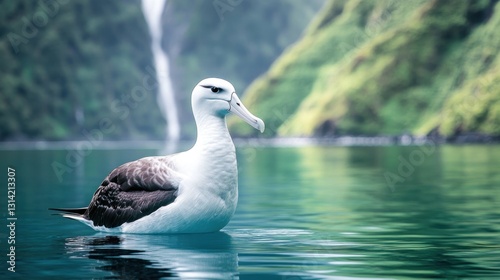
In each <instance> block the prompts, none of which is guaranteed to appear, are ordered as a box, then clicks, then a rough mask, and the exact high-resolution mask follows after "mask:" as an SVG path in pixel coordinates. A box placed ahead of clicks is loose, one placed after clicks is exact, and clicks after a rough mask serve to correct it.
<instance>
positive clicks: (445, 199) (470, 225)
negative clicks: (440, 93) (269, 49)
mask: <svg viewBox="0 0 500 280" xmlns="http://www.w3.org/2000/svg"><path fill="white" fill-rule="evenodd" d="M72 153H74V151H73V150H71V149H69V150H65V149H59V150H29V149H22V150H17V151H8V150H0V158H1V169H0V182H2V183H0V186H1V187H2V188H3V189H4V190H2V191H0V192H1V193H2V196H0V198H1V201H0V209H1V210H0V213H1V214H2V221H3V222H2V223H3V224H4V225H0V228H1V230H0V234H1V236H0V245H1V248H0V249H1V252H0V260H1V263H2V265H1V266H0V268H1V271H0V278H1V279H10V278H18V279H36V278H52V279H66V278H67V279H90V278H98V279H101V278H107V279H120V278H128V279H136V278H138V279H161V278H163V279H168V278H176V279H180V278H182V279H186V278H194V279H209V278H216V279H219V278H220V279H238V278H239V279H426V278H445V279H500V245H499V244H500V172H499V171H500V146H498V145H485V146H438V147H436V146H427V147H415V146H405V147H400V146H384V147H338V146H319V147H257V146H246V147H240V148H239V149H238V158H239V172H240V200H239V204H238V209H237V211H236V214H235V216H234V218H233V220H232V221H231V222H230V223H229V225H228V226H227V227H225V228H224V229H223V230H222V231H221V232H218V233H213V234H190V235H109V234H103V233H96V232H94V231H92V230H91V229H89V228H87V227H86V226H84V225H82V224H80V223H78V222H74V221H70V220H66V219H63V218H61V217H59V216H55V215H52V213H51V212H50V211H48V210H47V208H49V207H71V206H77V207H78V206H86V205H87V204H88V202H89V200H90V198H91V196H92V194H93V192H94V191H95V189H96V187H97V186H98V184H99V183H100V182H101V180H102V179H103V178H104V177H105V176H106V175H107V173H108V172H109V171H111V170H112V169H113V168H114V167H116V166H118V165H119V164H121V163H123V162H126V161H130V160H134V159H137V158H140V157H144V156H150V155H157V154H159V153H162V151H161V150H159V149H125V148H124V149H110V150H90V151H89V150H84V151H82V155H83V156H79V157H78V156H76V157H75V155H74V154H72ZM71 154H72V156H73V157H72V156H71ZM58 163H60V164H61V165H65V166H66V167H67V169H64V171H61V170H59V172H60V174H59V176H60V177H59V178H58V176H57V175H56V173H55V172H54V166H59V165H58ZM9 166H10V167H12V168H14V169H15V179H16V197H15V200H16V208H15V217H16V218H17V220H16V221H15V224H16V228H15V241H16V244H15V246H16V248H15V257H16V260H15V262H16V263H15V265H16V267H15V270H16V272H15V273H12V272H10V271H8V270H7V269H8V267H9V264H8V263H7V261H8V258H9V257H8V256H7V254H9V249H10V248H8V247H7V245H8V244H7V242H8V235H9V233H10V231H9V230H8V228H7V227H6V225H8V224H9V221H7V218H8V211H7V201H6V200H7V199H8V198H7V196H6V195H7V180H8V179H7V177H8V172H7V168H8V167H9ZM59 167H60V166H59ZM9 246H10V245H9Z"/></svg>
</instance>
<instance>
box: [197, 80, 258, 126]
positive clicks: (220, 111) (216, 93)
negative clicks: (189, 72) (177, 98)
mask: <svg viewBox="0 0 500 280" xmlns="http://www.w3.org/2000/svg"><path fill="white" fill-rule="evenodd" d="M191 104H192V106H193V112H194V114H195V117H196V115H197V114H198V115H200V116H202V115H212V116H217V117H220V118H224V117H225V116H226V115H227V114H228V113H230V112H232V113H234V114H236V115H237V116H239V117H240V118H242V119H243V120H244V121H245V122H247V123H248V124H249V125H251V126H252V127H254V128H255V129H258V130H259V131H260V132H264V128H265V125H264V122H263V121H262V120H261V119H259V118H257V117H256V116H254V115H253V114H252V113H250V111H248V109H247V108H245V106H244V105H243V103H241V100H240V98H239V97H238V95H236V90H235V89H234V86H233V85H232V84H231V83H230V82H228V81H226V80H223V79H218V78H208V79H204V80H202V81H201V82H199V83H198V84H197V85H196V87H195V88H194V89H193V94H192V96H191Z"/></svg>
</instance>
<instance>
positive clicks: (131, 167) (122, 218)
mask: <svg viewBox="0 0 500 280" xmlns="http://www.w3.org/2000/svg"><path fill="white" fill-rule="evenodd" d="M172 172H173V171H172V169H171V166H170V165H169V161H168V158H159V157H148V158H143V159H140V160H136V161H133V162H129V163H126V164H124V165H121V166H119V167H117V168H116V169H115V170H113V171H112V172H111V173H110V174H109V175H108V176H107V177H106V178H105V179H104V181H103V182H102V183H101V186H100V187H99V188H98V189H97V191H96V192H95V193H94V196H93V197H92V201H91V202H90V204H89V207H88V208H87V211H86V212H85V214H84V217H85V218H86V219H89V220H91V221H92V222H93V223H94V226H105V227H108V228H112V227H117V226H120V225H122V224H124V223H130V222H133V221H135V220H137V219H140V218H142V217H144V216H146V215H149V214H151V213H153V212H154V211H156V210H157V209H158V208H160V207H162V206H165V205H168V204H170V203H172V202H173V201H174V200H175V199H176V197H177V186H176V185H175V184H174V183H172V180H171V174H172Z"/></svg>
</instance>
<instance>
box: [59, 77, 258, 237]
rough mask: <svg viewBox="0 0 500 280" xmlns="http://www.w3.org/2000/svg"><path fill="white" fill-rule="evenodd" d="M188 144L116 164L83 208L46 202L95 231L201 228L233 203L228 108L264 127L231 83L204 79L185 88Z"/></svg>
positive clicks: (217, 223) (218, 223)
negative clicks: (190, 123) (191, 137)
mask: <svg viewBox="0 0 500 280" xmlns="http://www.w3.org/2000/svg"><path fill="white" fill-rule="evenodd" d="M191 106H192V109H193V114H194V119H195V121H196V128H197V139H196V143H195V144H194V146H193V147H192V148H191V149H189V150H187V151H185V152H181V153H177V154H172V155H167V156H152V157H144V158H141V159H138V160H135V161H131V162H128V163H125V164H123V165H120V166H118V167H117V168H115V169H114V170H113V171H111V173H109V175H108V176H107V177H106V178H104V180H103V181H102V183H101V185H100V186H99V187H98V188H97V190H96V192H95V193H94V195H93V197H92V200H91V201H90V204H89V206H88V207H84V208H71V209H63V208H51V210H56V211H60V212H62V216H63V217H66V218H70V219H74V220H77V221H80V222H83V223H84V224H86V225H88V226H90V227H91V228H93V229H95V230H98V231H107V232H123V233H201V232H214V231H219V230H220V229H222V228H223V227H224V226H226V225H227V223H228V222H229V220H230V219H231V217H232V216H233V214H234V211H235V209H236V204H237V202H238V169H237V164H236V151H235V147H234V144H233V141H232V139H231V136H230V135H229V131H228V129H227V125H226V115H227V114H228V113H234V114H236V115H238V116H239V117H241V118H242V119H243V120H244V121H245V122H247V123H248V124H249V125H251V126H252V127H254V128H255V129H258V130H259V131H260V132H264V128H265V125H264V122H263V121H262V120H261V119H259V118H257V117H256V116H254V115H253V114H252V113H250V112H249V111H248V110H247V109H246V108H245V106H243V103H241V101H240V99H239V97H238V96H237V95H236V91H235V89H234V87H233V85H232V84H231V83H229V82H228V81H225V80H222V79H218V78H209V79H204V80H202V81H201V82H199V83H198V84H197V85H196V86H195V88H194V89H193V92H192V95H191Z"/></svg>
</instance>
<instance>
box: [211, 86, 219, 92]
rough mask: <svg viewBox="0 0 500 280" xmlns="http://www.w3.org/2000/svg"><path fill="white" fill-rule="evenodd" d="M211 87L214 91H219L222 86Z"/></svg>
mask: <svg viewBox="0 0 500 280" xmlns="http://www.w3.org/2000/svg"><path fill="white" fill-rule="evenodd" d="M210 89H211V90H212V92H219V91H220V88H218V87H211V88H210Z"/></svg>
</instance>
